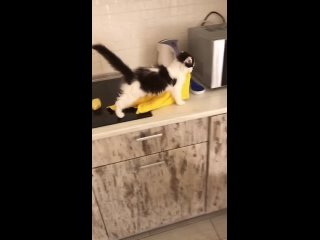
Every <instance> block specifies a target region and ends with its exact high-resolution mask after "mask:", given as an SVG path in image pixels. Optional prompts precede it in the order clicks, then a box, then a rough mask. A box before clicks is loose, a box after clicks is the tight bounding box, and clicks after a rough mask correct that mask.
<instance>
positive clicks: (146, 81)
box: [92, 44, 195, 118]
mask: <svg viewBox="0 0 320 240" xmlns="http://www.w3.org/2000/svg"><path fill="white" fill-rule="evenodd" d="M92 48H93V49H95V50H96V51H97V52H98V53H100V54H101V55H102V56H103V57H104V58H105V59H106V60H107V61H108V62H109V63H110V64H111V66H112V67H114V68H115V69H116V70H117V71H119V72H121V73H122V74H123V76H124V79H125V82H126V83H124V84H123V85H122V86H121V93H120V95H119V97H118V99H117V101H116V103H115V105H116V115H117V116H118V117H119V118H123V117H124V113H123V110H124V109H126V108H129V107H132V106H133V104H134V103H135V102H136V101H137V100H138V99H139V98H141V97H144V96H146V95H156V94H159V93H162V92H164V91H170V92H171V94H172V96H173V98H174V100H175V102H176V104H178V105H183V104H184V103H185V102H184V101H183V100H182V98H181V91H182V86H183V84H184V81H185V79H186V74H187V73H188V72H190V73H191V72H192V70H193V67H194V65H195V61H194V58H193V57H192V56H191V55H190V54H189V53H187V52H181V53H180V54H179V55H178V56H177V58H176V59H174V60H173V62H172V63H171V64H170V65H169V66H167V67H165V66H163V65H161V66H159V67H158V68H145V67H139V68H137V69H136V70H134V71H132V70H131V69H130V68H129V67H128V66H127V65H126V64H124V63H123V62H122V60H121V59H120V58H119V57H117V56H116V55H115V54H114V53H113V52H111V51H110V50H109V49H107V48H106V47H105V46H103V45H101V44H96V45H93V46H92Z"/></svg>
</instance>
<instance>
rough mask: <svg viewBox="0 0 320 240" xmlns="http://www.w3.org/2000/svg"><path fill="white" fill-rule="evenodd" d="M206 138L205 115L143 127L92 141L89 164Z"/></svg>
mask: <svg viewBox="0 0 320 240" xmlns="http://www.w3.org/2000/svg"><path fill="white" fill-rule="evenodd" d="M207 140H208V118H201V119H196V120H191V121H186V122H180V123H176V124H170V125H166V126H163V127H156V128H151V129H146V130H143V131H139V132H133V133H128V134H123V135H119V136H114V137H110V138H104V139H99V140H95V141H93V142H92V167H98V166H103V165H107V164H110V163H115V162H119V161H122V160H127V159H132V158H137V157H141V156H145V155H149V154H153V153H157V152H161V151H164V150H170V149H175V148H177V147H183V146H188V145H192V144H197V143H201V142H205V141H207Z"/></svg>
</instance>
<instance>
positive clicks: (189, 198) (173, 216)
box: [93, 143, 207, 240]
mask: <svg viewBox="0 0 320 240" xmlns="http://www.w3.org/2000/svg"><path fill="white" fill-rule="evenodd" d="M206 164H207V143H200V144H196V145H192V146H188V147H183V148H179V149H174V150H170V151H166V152H161V153H156V154H152V155H149V156H145V157H141V158H137V159H133V160H129V161H124V162H120V163H116V164H110V165H107V166H103V167H99V168H95V169H93V189H94V192H95V195H96V197H97V202H98V203H99V207H100V210H101V214H102V218H103V219H104V222H105V224H106V228H107V231H108V233H109V238H110V239H111V240H115V239H119V238H123V237H127V236H130V235H134V234H138V233H141V232H143V231H147V230H150V229H153V228H157V227H160V226H163V225H167V224H171V223H174V222H177V221H180V220H184V219H187V218H190V217H193V216H197V215H200V214H202V213H204V210H205V209H204V208H205V186H206V184H205V182H206Z"/></svg>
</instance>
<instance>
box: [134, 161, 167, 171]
mask: <svg viewBox="0 0 320 240" xmlns="http://www.w3.org/2000/svg"><path fill="white" fill-rule="evenodd" d="M163 163H165V162H164V161H160V162H155V163H151V164H147V165H144V166H141V167H139V169H144V168H149V167H153V166H157V165H161V164H163Z"/></svg>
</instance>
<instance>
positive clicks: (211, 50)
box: [188, 23, 227, 88]
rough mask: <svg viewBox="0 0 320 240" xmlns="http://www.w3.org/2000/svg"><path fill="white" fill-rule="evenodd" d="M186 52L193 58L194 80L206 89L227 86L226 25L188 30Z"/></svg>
mask: <svg viewBox="0 0 320 240" xmlns="http://www.w3.org/2000/svg"><path fill="white" fill-rule="evenodd" d="M188 51H189V52H190V54H192V55H193V56H194V58H195V68H194V70H193V72H192V77H193V78H195V80H197V81H199V82H200V83H203V84H204V85H205V86H207V87H208V88H219V87H222V86H226V85H227V24H226V23H222V24H215V25H207V26H199V27H194V28H189V29H188Z"/></svg>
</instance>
